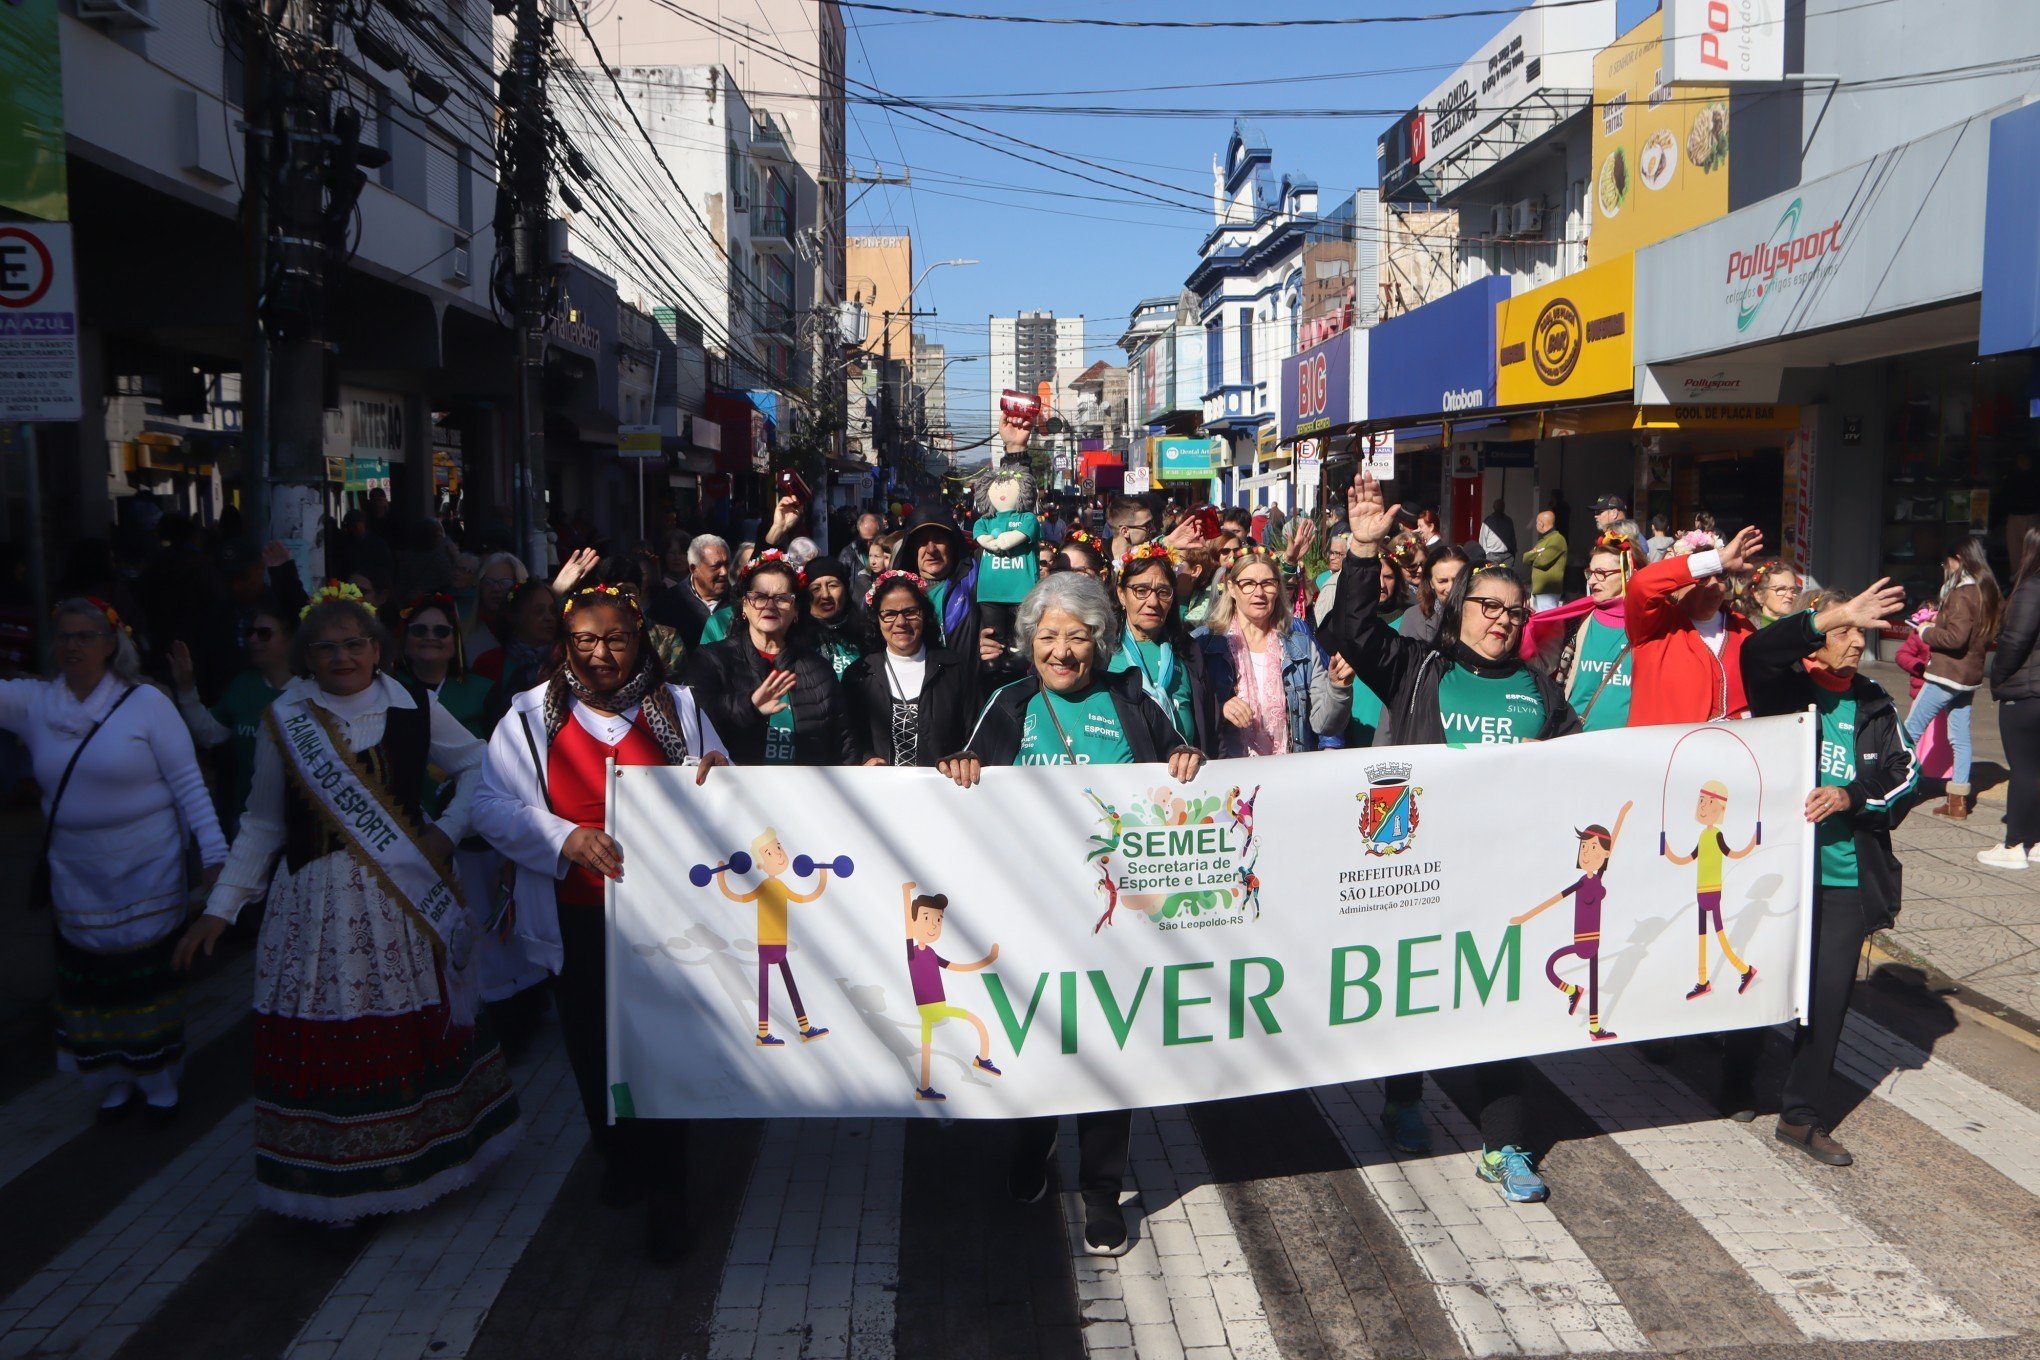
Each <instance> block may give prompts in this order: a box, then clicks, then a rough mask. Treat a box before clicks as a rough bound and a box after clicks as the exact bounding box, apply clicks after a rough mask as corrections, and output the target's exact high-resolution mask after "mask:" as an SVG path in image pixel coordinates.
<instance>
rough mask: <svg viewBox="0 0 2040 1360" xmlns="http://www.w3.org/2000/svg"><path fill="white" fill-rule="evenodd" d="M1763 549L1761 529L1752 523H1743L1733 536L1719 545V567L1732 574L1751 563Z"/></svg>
mask: <svg viewBox="0 0 2040 1360" xmlns="http://www.w3.org/2000/svg"><path fill="white" fill-rule="evenodd" d="M1763 550H1764V533H1763V530H1761V529H1759V528H1757V526H1756V525H1754V524H1745V525H1744V526H1743V527H1742V528H1741V529H1740V530H1738V531H1737V533H1736V536H1735V537H1734V538H1731V539H1730V540H1728V542H1726V543H1724V544H1723V545H1722V546H1721V568H1722V570H1723V571H1726V572H1728V573H1729V574H1731V575H1733V574H1735V573H1736V572H1739V571H1742V570H1744V569H1745V568H1747V567H1749V566H1750V565H1751V564H1753V563H1754V562H1755V561H1756V560H1757V554H1758V553H1760V552H1762V551H1763Z"/></svg>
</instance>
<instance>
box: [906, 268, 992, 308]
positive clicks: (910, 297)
mask: <svg viewBox="0 0 2040 1360" xmlns="http://www.w3.org/2000/svg"><path fill="white" fill-rule="evenodd" d="M983 263H984V261H982V260H937V261H935V263H933V264H931V265H929V266H928V267H927V268H926V269H923V270H922V271H921V277H920V278H918V279H915V280H914V286H913V287H911V288H909V289H907V306H909V307H912V306H913V305H914V294H916V293H918V292H920V291H921V285H922V284H923V283H925V282H927V280H928V276H929V275H930V274H932V273H934V272H935V271H936V270H938V269H941V268H942V267H944V266H945V265H952V264H953V265H966V264H983Z"/></svg>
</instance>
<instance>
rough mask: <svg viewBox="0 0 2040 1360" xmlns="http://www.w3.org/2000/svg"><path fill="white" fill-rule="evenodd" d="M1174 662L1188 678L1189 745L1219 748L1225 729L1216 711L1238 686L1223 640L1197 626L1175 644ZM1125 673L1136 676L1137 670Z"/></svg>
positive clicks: (1210, 749) (1208, 749)
mask: <svg viewBox="0 0 2040 1360" xmlns="http://www.w3.org/2000/svg"><path fill="white" fill-rule="evenodd" d="M1176 664H1177V665H1178V666H1181V667H1182V668H1183V671H1184V674H1186V675H1188V676H1189V677H1190V718H1191V724H1192V730H1193V732H1194V734H1195V735H1194V736H1193V737H1192V739H1191V744H1192V745H1194V746H1196V748H1197V749H1198V750H1200V751H1203V752H1205V753H1207V754H1213V753H1217V752H1221V751H1223V750H1224V749H1225V732H1226V728H1225V719H1224V717H1223V716H1222V715H1221V713H1220V710H1221V709H1223V708H1224V707H1225V701H1226V700H1228V699H1230V698H1232V697H1233V695H1234V693H1235V692H1237V690H1238V688H1239V681H1238V678H1237V677H1235V676H1234V674H1233V664H1232V653H1231V652H1230V651H1229V650H1227V648H1226V645H1225V639H1224V638H1223V637H1216V636H1213V635H1212V634H1210V633H1206V632H1204V631H1203V630H1202V629H1199V630H1198V631H1197V632H1195V633H1192V634H1190V635H1189V636H1187V637H1185V638H1184V639H1183V640H1182V642H1181V644H1180V645H1177V646H1176ZM1129 673H1130V674H1133V675H1134V678H1135V679H1139V678H1140V677H1139V675H1138V673H1135V672H1129ZM1163 711H1164V712H1167V710H1166V709H1164V710H1163Z"/></svg>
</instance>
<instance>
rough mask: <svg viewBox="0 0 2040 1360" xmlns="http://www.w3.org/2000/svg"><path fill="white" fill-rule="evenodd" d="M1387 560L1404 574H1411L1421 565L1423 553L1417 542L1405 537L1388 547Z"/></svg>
mask: <svg viewBox="0 0 2040 1360" xmlns="http://www.w3.org/2000/svg"><path fill="white" fill-rule="evenodd" d="M1388 560H1389V561H1391V562H1393V563H1395V564H1396V565H1397V566H1398V567H1401V568H1402V569H1403V570H1404V571H1406V572H1413V571H1415V570H1416V569H1417V568H1418V567H1419V566H1421V565H1422V564H1423V560H1424V551H1423V549H1421V548H1419V547H1418V546H1417V540H1416V539H1414V538H1411V537H1408V536H1407V535H1405V536H1403V537H1401V538H1398V539H1396V540H1395V542H1393V543H1391V544H1389V545H1388Z"/></svg>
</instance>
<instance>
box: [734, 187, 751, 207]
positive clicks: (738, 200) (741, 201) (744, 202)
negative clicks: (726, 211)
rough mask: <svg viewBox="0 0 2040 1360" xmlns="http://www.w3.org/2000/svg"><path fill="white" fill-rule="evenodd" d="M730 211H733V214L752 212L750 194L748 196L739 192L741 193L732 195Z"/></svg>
mask: <svg viewBox="0 0 2040 1360" xmlns="http://www.w3.org/2000/svg"><path fill="white" fill-rule="evenodd" d="M730 211H731V212H749V211H751V196H750V195H749V194H747V193H743V192H742V191H739V192H737V193H734V194H731V195H730Z"/></svg>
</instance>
